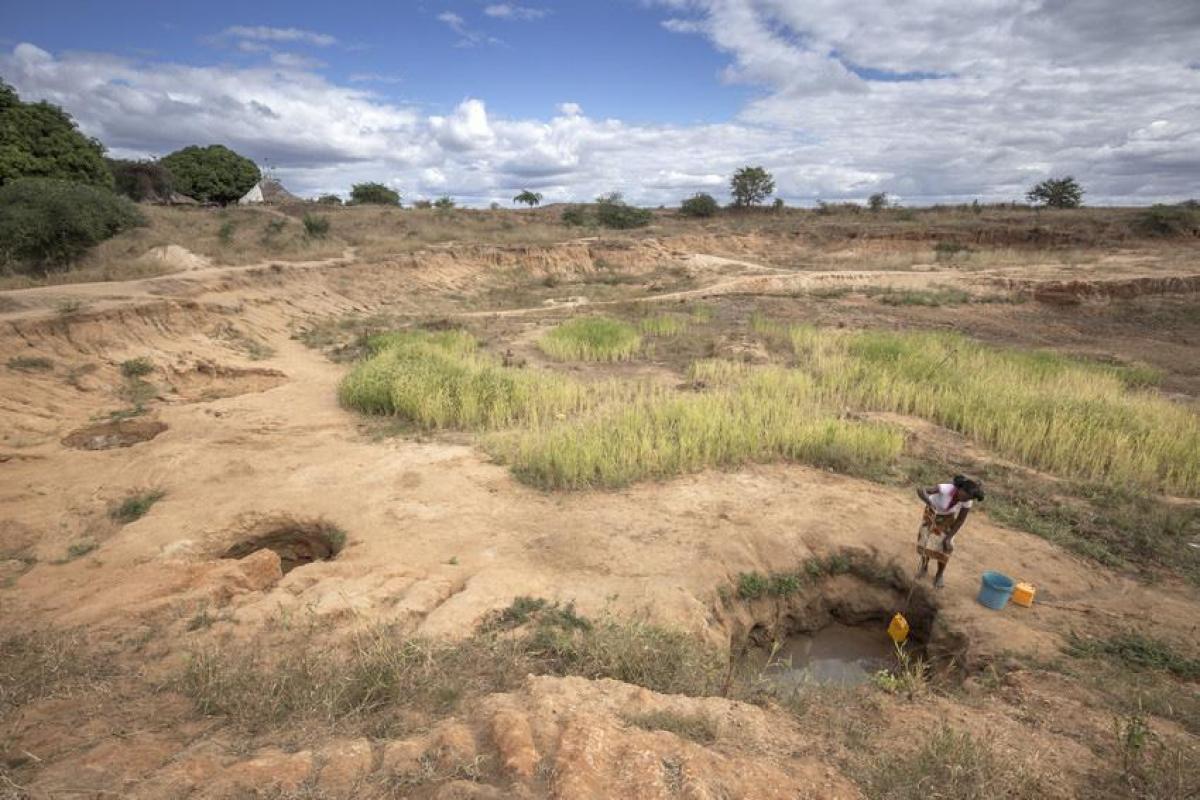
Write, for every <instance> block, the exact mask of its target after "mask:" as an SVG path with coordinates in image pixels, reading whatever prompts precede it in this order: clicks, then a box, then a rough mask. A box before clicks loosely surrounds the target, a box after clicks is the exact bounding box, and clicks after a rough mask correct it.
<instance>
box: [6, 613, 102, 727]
mask: <svg viewBox="0 0 1200 800" xmlns="http://www.w3.org/2000/svg"><path fill="white" fill-rule="evenodd" d="M112 663H113V662H112V659H111V658H102V657H99V656H98V655H96V654H95V653H93V651H92V650H90V649H89V648H88V647H87V646H86V642H85V641H84V639H83V636H82V634H80V633H76V632H70V631H57V630H40V631H35V632H33V633H19V634H13V635H9V636H5V637H4V638H3V639H2V640H0V714H7V712H8V711H9V710H11V709H14V708H20V707H21V706H24V705H27V704H29V703H31V702H33V701H35V700H41V699H44V698H47V697H53V696H58V695H63V694H70V693H73V692H75V691H87V690H89V689H90V688H91V687H94V686H95V685H97V684H98V683H99V682H101V681H103V680H105V679H107V678H108V677H110V676H111V674H112Z"/></svg>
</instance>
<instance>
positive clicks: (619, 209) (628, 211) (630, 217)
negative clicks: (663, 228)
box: [563, 192, 653, 230]
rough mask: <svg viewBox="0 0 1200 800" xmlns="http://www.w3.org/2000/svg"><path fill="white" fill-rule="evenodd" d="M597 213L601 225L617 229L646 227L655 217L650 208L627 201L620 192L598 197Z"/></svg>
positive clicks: (597, 220)
mask: <svg viewBox="0 0 1200 800" xmlns="http://www.w3.org/2000/svg"><path fill="white" fill-rule="evenodd" d="M563 213H564V215H565V214H566V212H563ZM595 215H596V222H598V223H599V224H600V225H602V226H603V227H605V228H614V229H617V230H627V229H629V228H641V227H644V226H646V225H649V224H650V220H651V219H652V217H653V215H652V214H651V213H650V211H649V210H647V209H645V208H638V207H637V206H631V205H629V204H628V203H626V202H625V199H624V198H623V197H622V196H621V193H620V192H611V193H609V194H606V195H601V196H600V197H597V198H596V207H595ZM564 221H565V219H564Z"/></svg>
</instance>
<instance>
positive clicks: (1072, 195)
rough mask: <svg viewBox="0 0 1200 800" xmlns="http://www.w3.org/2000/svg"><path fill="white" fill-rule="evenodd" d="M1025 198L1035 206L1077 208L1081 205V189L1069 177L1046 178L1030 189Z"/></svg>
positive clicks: (1077, 183)
mask: <svg viewBox="0 0 1200 800" xmlns="http://www.w3.org/2000/svg"><path fill="white" fill-rule="evenodd" d="M1025 197H1026V198H1027V199H1028V200H1029V202H1031V203H1034V204H1035V205H1045V206H1047V207H1049V208H1078V207H1079V206H1081V205H1083V187H1082V186H1080V185H1079V182H1078V181H1076V180H1075V179H1074V178H1072V177H1071V176H1070V175H1068V176H1067V177H1065V178H1047V179H1046V180H1044V181H1042V182H1041V183H1039V184H1038V185H1037V186H1034V187H1033V188H1032V189H1030V190H1029V192H1028V193H1027V194H1026V195H1025Z"/></svg>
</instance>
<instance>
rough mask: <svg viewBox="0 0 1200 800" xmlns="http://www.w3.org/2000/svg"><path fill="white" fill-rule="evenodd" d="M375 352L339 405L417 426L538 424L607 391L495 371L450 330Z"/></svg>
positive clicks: (411, 335)
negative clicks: (399, 419) (390, 417)
mask: <svg viewBox="0 0 1200 800" xmlns="http://www.w3.org/2000/svg"><path fill="white" fill-rule="evenodd" d="M370 350H371V352H373V353H374V355H372V356H370V357H369V358H367V359H366V360H365V361H363V362H361V363H359V364H358V365H357V366H356V367H355V368H354V369H353V370H352V371H351V372H350V374H349V375H347V376H346V377H345V379H343V381H342V384H341V387H340V389H339V397H340V399H341V402H342V404H343V405H345V406H347V407H349V408H354V409H357V410H359V411H363V412H366V413H369V414H386V415H394V416H398V417H401V418H403V419H406V420H408V421H410V422H413V423H414V424H417V425H419V426H421V427H424V428H458V429H495V428H502V427H507V426H510V425H516V424H528V425H538V424H542V423H545V422H549V421H552V420H554V419H557V418H560V417H563V416H565V415H567V414H570V413H574V412H576V411H579V410H581V409H583V408H585V407H589V406H590V405H593V404H594V403H596V402H598V401H599V399H601V398H603V397H604V396H606V393H607V392H609V391H614V392H615V388H614V387H612V386H601V387H597V388H593V387H589V386H585V385H584V384H582V383H580V382H578V381H574V380H571V379H570V378H567V377H564V376H561V375H555V374H553V373H550V372H546V371H542V370H533V369H513V368H509V367H505V366H502V365H501V364H500V363H499V362H498V361H497V360H496V359H494V358H493V357H491V356H489V355H486V354H482V353H478V352H476V351H475V343H474V340H473V339H471V338H470V337H469V336H467V335H466V334H463V333H461V332H456V331H450V332H443V333H425V332H420V331H417V332H399V333H390V334H384V335H381V336H378V337H374V338H373V339H372V341H371V342H370Z"/></svg>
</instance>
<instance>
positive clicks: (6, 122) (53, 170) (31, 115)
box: [0, 81, 112, 188]
mask: <svg viewBox="0 0 1200 800" xmlns="http://www.w3.org/2000/svg"><path fill="white" fill-rule="evenodd" d="M18 178H59V179H62V180H69V181H75V182H77V183H86V184H89V185H91V186H103V187H105V188H108V187H111V186H112V175H111V174H110V173H109V171H108V166H107V165H106V164H105V163H104V146H103V145H101V144H100V142H98V141H96V140H95V139H91V138H88V137H87V136H84V135H83V134H82V133H80V132H79V130H78V129H77V128H76V127H75V122H74V120H72V119H71V117H70V115H69V114H67V113H66V112H65V111H63V110H62V109H61V108H59V107H58V106H56V105H51V104H50V103H23V102H21V98H20V97H18V96H17V92H16V90H14V89H13V88H12V87H11V86H9V85H8V84H7V83H4V82H3V81H0V185H3V184H6V183H8V182H9V181H14V180H16V179H18Z"/></svg>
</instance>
